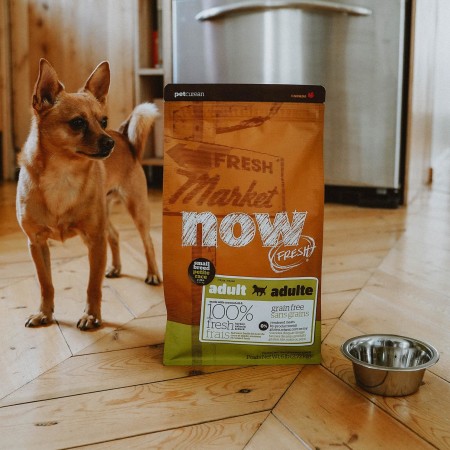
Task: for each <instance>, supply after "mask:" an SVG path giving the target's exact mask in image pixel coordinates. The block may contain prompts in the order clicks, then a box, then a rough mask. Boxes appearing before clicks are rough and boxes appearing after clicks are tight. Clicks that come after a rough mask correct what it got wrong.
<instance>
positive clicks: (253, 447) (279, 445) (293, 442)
mask: <svg viewBox="0 0 450 450" xmlns="http://www.w3.org/2000/svg"><path fill="white" fill-rule="evenodd" d="M274 436H276V438H275V439H276V449H277V450H296V449H297V450H305V449H310V448H311V447H309V446H307V445H306V444H305V443H304V442H302V441H301V440H300V439H299V438H298V436H296V435H295V434H294V433H292V432H291V431H289V430H288V429H287V428H286V427H285V426H284V425H283V424H282V423H281V422H280V421H279V420H278V419H277V418H276V417H275V416H274V415H273V414H270V415H269V416H268V417H267V419H266V420H265V421H264V422H263V424H262V425H261V427H260V428H259V429H258V431H256V433H255V434H254V435H253V437H252V439H251V440H250V442H249V443H248V444H247V445H246V446H245V450H262V449H267V448H269V445H268V443H269V442H274V440H275V439H274ZM274 448H275V447H274Z"/></svg>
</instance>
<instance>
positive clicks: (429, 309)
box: [342, 272, 450, 381]
mask: <svg viewBox="0 0 450 450" xmlns="http://www.w3.org/2000/svg"><path fill="white" fill-rule="evenodd" d="M377 280H384V282H386V283H388V284H385V285H383V284H381V282H377ZM387 280H389V282H387ZM402 285H403V286H402ZM430 293H431V294H433V291H432V290H431V289H429V288H427V287H426V286H419V285H411V284H405V283H402V282H401V281H400V280H398V279H396V278H395V277H392V276H389V275H387V274H384V273H382V272H379V273H377V275H376V276H374V278H373V279H372V280H371V283H370V284H369V285H368V286H367V287H366V289H365V290H364V291H363V292H361V293H360V294H359V295H358V296H357V297H356V298H355V300H354V301H353V302H352V304H351V305H350V306H349V307H348V309H347V310H346V311H345V313H344V314H343V316H342V320H343V321H344V322H346V323H348V324H349V325H350V326H353V327H355V328H358V329H360V330H361V331H362V332H363V333H375V334H377V333H378V334H379V333H388V334H389V333H390V334H399V335H402V336H408V337H413V338H416V339H421V340H423V341H425V342H429V343H430V344H432V345H434V346H435V347H436V348H437V350H438V351H439V352H440V354H441V357H440V360H439V363H438V364H436V365H435V366H433V367H431V368H430V370H431V371H432V372H433V373H436V374H437V375H439V376H441V377H442V378H444V379H446V380H447V381H450V380H449V378H450V339H449V331H448V330H449V328H448V323H449V320H448V305H449V301H448V297H444V296H443V295H442V294H441V295H439V294H436V293H435V294H433V295H431V298H430Z"/></svg>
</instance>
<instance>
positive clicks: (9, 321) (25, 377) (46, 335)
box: [0, 278, 71, 398]
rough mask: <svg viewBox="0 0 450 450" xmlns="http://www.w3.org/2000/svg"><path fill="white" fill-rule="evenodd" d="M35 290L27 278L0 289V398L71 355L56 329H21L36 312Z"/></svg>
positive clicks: (61, 335) (53, 327) (33, 282)
mask: <svg viewBox="0 0 450 450" xmlns="http://www.w3.org/2000/svg"><path fill="white" fill-rule="evenodd" d="M36 289H37V286H36V281H35V280H34V278H27V279H26V280H23V281H19V282H16V283H12V284H11V285H8V286H6V287H4V288H2V289H1V290H0V330H1V336H2V338H1V339H0V398H3V397H4V396H6V395H8V394H10V393H11V392H13V391H15V390H16V389H19V388H20V387H21V386H23V385H24V384H27V383H28V382H30V381H31V380H33V379H35V378H36V377H38V376H39V375H41V374H42V373H44V372H45V371H47V370H49V369H50V368H52V367H54V366H55V365H57V364H58V363H60V362H61V361H64V360H65V359H67V358H69V357H70V356H71V352H70V350H69V347H68V346H67V343H66V341H65V339H64V336H63V334H62V333H61V330H60V329H59V328H58V327H57V326H55V325H53V326H49V327H46V328H44V329H41V330H37V329H32V328H25V321H26V319H27V317H28V316H29V315H30V314H32V313H34V312H35V311H36V297H35V291H36Z"/></svg>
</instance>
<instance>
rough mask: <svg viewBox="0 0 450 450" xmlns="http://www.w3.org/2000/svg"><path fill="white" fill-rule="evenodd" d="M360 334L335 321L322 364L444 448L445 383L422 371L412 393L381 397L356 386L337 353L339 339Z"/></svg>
mask: <svg viewBox="0 0 450 450" xmlns="http://www.w3.org/2000/svg"><path fill="white" fill-rule="evenodd" d="M360 334H364V333H363V332H362V330H358V329H355V328H353V327H351V326H349V325H347V324H345V323H344V322H343V321H340V322H339V323H338V324H336V326H335V327H334V328H333V330H332V331H331V332H330V333H329V334H328V336H327V337H326V339H325V340H324V344H323V346H322V355H323V362H322V364H323V365H324V366H325V367H326V368H328V369H329V370H330V371H331V372H333V373H334V374H335V375H336V376H338V377H339V378H340V379H341V380H343V381H345V382H346V383H347V384H348V385H349V386H351V387H353V388H354V389H355V390H357V391H358V392H360V393H361V395H364V396H365V397H367V398H368V399H370V401H371V402H373V403H375V404H376V405H377V406H379V407H380V408H382V409H383V410H384V411H386V412H387V413H388V414H389V415H391V416H392V417H394V418H395V419H397V420H398V421H399V422H400V423H403V424H404V425H405V426H406V427H407V428H408V429H410V430H412V431H413V432H415V433H416V434H417V435H418V436H421V437H422V438H423V439H424V440H426V441H427V442H430V443H431V444H433V445H435V446H436V448H440V449H445V448H448V447H449V444H450V416H449V415H448V414H443V413H442V412H443V411H449V410H450V385H449V383H448V382H446V381H444V380H443V379H442V378H440V377H438V376H436V375H433V373H431V372H430V371H426V372H425V376H424V380H423V384H422V385H421V386H420V388H419V390H418V392H417V393H415V394H413V395H408V396H405V397H383V396H379V395H373V394H370V393H368V392H366V391H364V390H363V389H361V388H359V387H358V386H357V385H356V382H355V377H354V375H353V369H352V366H351V363H350V362H349V361H348V360H347V359H346V358H344V356H343V355H342V354H341V352H340V345H341V344H342V343H343V342H345V341H346V340H347V339H349V338H351V337H353V336H358V335H360ZM392 448H394V447H392ZM410 448H411V449H412V448H415V447H413V446H411V447H410Z"/></svg>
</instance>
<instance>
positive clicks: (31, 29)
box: [10, 0, 135, 149]
mask: <svg viewBox="0 0 450 450" xmlns="http://www.w3.org/2000/svg"><path fill="white" fill-rule="evenodd" d="M134 8H135V0H132V1H124V0H77V1H73V0H14V1H11V2H10V18H11V50H12V89H13V126H14V145H15V147H16V149H17V148H20V147H21V146H22V145H23V143H24V141H25V139H26V136H27V134H28V129H29V124H30V118H31V109H30V100H31V95H32V90H33V87H34V83H35V81H36V77H37V73H38V63H39V59H40V58H46V59H48V60H49V61H50V63H51V64H52V65H53V66H54V67H55V69H56V71H57V72H58V74H59V77H60V80H61V81H62V82H63V84H64V85H65V87H66V89H67V90H68V91H75V90H77V89H78V88H79V87H81V86H82V85H83V84H84V82H85V80H86V79H87V77H88V76H89V75H90V73H91V72H92V70H93V69H94V68H95V67H96V66H97V64H98V63H99V62H100V61H103V60H109V62H110V64H111V71H112V73H111V89H110V94H109V111H108V114H109V118H110V126H111V127H117V126H118V125H119V124H120V123H121V122H122V121H123V120H124V119H125V118H126V117H127V116H128V114H129V113H130V112H131V109H132V107H133V105H134V99H133V92H134V89H133V36H134V28H133V27H134V20H135V14H134Z"/></svg>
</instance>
